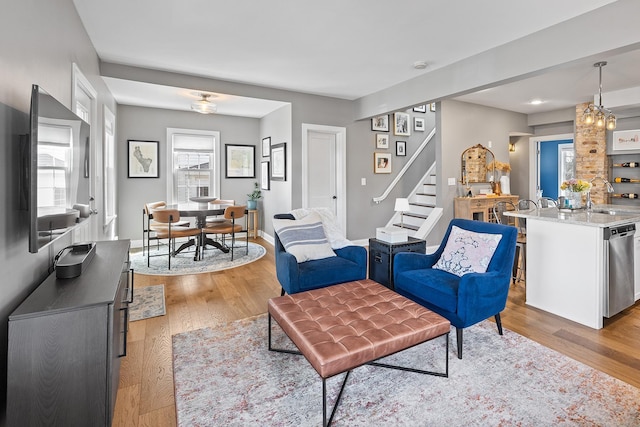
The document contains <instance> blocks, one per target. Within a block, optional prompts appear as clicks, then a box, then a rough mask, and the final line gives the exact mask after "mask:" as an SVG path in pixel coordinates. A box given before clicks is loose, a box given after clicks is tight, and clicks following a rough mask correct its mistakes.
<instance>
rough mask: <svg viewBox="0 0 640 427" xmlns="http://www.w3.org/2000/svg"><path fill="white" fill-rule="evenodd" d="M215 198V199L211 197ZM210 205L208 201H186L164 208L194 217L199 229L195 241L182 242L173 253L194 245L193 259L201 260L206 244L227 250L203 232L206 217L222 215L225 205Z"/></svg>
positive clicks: (183, 215)
mask: <svg viewBox="0 0 640 427" xmlns="http://www.w3.org/2000/svg"><path fill="white" fill-rule="evenodd" d="M213 200H215V199H213ZM214 206H215V207H212V205H210V204H209V203H198V202H187V203H177V204H174V205H167V206H166V209H176V210H177V211H178V212H179V213H180V217H181V218H182V217H190V218H195V220H196V227H198V228H199V229H200V231H201V232H200V235H199V236H198V238H197V241H194V240H193V239H190V240H189V241H188V242H184V243H183V244H182V245H180V247H179V248H178V249H176V250H175V252H174V255H175V254H178V253H180V252H182V251H183V250H185V249H187V248H189V247H191V246H195V247H196V255H195V257H194V260H201V259H202V257H203V255H204V248H205V246H207V245H210V246H213V247H215V248H217V249H220V250H221V251H222V252H224V253H227V252H229V248H227V247H225V246H224V245H222V244H221V243H220V242H217V241H215V240H214V239H210V238H208V237H207V235H206V234H205V233H204V228H205V227H206V225H207V217H210V216H216V215H223V214H224V210H225V208H226V206H225V205H214Z"/></svg>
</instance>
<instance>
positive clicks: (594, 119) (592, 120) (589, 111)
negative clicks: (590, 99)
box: [582, 61, 616, 130]
mask: <svg viewBox="0 0 640 427" xmlns="http://www.w3.org/2000/svg"><path fill="white" fill-rule="evenodd" d="M605 65H607V62H606V61H601V62H596V63H595V64H593V66H594V67H598V70H599V74H600V78H599V83H600V85H599V88H598V104H599V105H594V104H589V106H588V107H587V108H585V109H584V111H583V113H582V119H583V120H584V123H585V124H587V125H596V126H597V127H599V128H602V127H605V126H606V128H607V129H608V130H614V129H615V128H616V116H614V115H613V113H612V112H611V110H609V109H607V108H605V107H604V106H603V105H602V67H604V66H605Z"/></svg>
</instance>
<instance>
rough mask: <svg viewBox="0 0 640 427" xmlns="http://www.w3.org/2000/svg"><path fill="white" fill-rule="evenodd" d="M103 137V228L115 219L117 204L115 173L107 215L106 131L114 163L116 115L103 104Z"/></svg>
mask: <svg viewBox="0 0 640 427" xmlns="http://www.w3.org/2000/svg"><path fill="white" fill-rule="evenodd" d="M103 116H104V117H103V132H104V135H103V138H102V141H103V143H104V150H103V151H104V152H103V156H104V157H103V168H102V169H103V174H104V178H103V179H104V190H103V198H104V205H103V206H104V226H103V227H104V228H105V229H106V228H108V227H109V226H110V225H111V223H112V222H113V221H115V219H116V218H117V217H118V214H117V211H118V209H117V204H118V202H117V201H118V186H117V175H116V176H114V178H115V181H114V188H113V192H114V200H115V206H113V209H114V214H113V215H107V213H108V212H107V198H108V197H109V192H108V189H107V185H108V184H109V177H108V176H107V160H108V159H107V153H108V150H107V148H108V147H107V144H108V141H109V139H108V137H107V132H108V129H109V128H111V129H112V133H113V147H112V150H111V153H112V154H113V156H114V159H112V160H113V162H114V165H115V162H116V159H115V150H116V116H115V114H113V112H111V110H110V109H109V108H107V106H106V105H105V106H104V110H103Z"/></svg>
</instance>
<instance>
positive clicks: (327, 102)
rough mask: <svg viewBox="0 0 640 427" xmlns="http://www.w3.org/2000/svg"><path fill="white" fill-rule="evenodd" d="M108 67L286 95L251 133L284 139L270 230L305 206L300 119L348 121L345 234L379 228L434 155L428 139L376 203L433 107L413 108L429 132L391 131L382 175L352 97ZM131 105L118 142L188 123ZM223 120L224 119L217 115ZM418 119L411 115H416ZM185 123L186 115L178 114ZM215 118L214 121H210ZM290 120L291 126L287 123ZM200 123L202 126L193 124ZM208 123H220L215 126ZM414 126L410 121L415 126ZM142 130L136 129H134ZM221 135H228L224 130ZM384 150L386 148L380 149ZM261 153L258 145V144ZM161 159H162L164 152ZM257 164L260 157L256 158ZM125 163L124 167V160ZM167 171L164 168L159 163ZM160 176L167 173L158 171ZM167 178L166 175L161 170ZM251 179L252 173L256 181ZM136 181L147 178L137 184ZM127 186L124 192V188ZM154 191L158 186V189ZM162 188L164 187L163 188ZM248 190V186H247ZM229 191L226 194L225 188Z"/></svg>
mask: <svg viewBox="0 0 640 427" xmlns="http://www.w3.org/2000/svg"><path fill="white" fill-rule="evenodd" d="M101 71H102V73H103V75H106V76H109V77H115V78H130V79H135V80H141V81H146V82H149V83H156V84H170V85H173V86H179V87H198V88H200V89H201V90H207V91H212V92H224V93H229V94H233V95H239V96H250V97H254V98H262V99H272V100H276V101H283V102H287V103H289V105H290V107H283V108H282V109H280V110H278V111H276V112H274V113H272V114H270V115H268V116H266V117H264V118H262V119H261V120H260V121H259V124H258V130H257V131H256V133H255V134H254V135H253V142H252V143H253V144H255V145H256V146H257V147H258V148H259V147H260V142H261V140H262V138H264V137H267V136H270V137H271V143H272V144H276V143H279V142H287V151H288V154H289V157H288V158H287V181H285V182H272V183H271V185H272V190H270V191H265V192H264V194H263V196H264V197H263V199H262V200H261V204H260V206H261V208H262V210H263V212H262V214H261V219H262V221H261V223H262V229H263V230H264V231H265V232H266V233H267V234H268V235H270V236H271V235H272V226H271V218H272V215H273V214H274V213H278V212H282V211H287V210H290V209H295V208H299V207H301V204H302V182H301V178H300V177H301V176H302V170H301V169H302V124H303V123H306V124H315V125H327V126H337V127H346V129H347V143H346V145H347V197H348V201H347V237H348V238H350V239H352V240H359V239H367V238H368V237H371V236H373V235H375V229H376V227H380V226H383V225H384V224H386V222H387V221H388V220H389V218H390V217H391V215H392V214H393V203H394V201H395V198H396V197H400V196H404V195H406V193H407V192H408V191H409V190H411V189H412V188H413V187H414V186H415V185H416V184H417V183H418V181H419V178H420V177H422V175H423V174H424V173H425V172H426V168H427V167H428V166H429V165H430V164H431V163H432V162H433V161H434V159H435V146H434V144H431V147H430V149H429V150H426V151H425V153H423V155H422V156H420V158H418V161H417V162H416V164H415V166H414V167H413V168H412V169H411V170H410V172H409V174H408V175H406V178H405V179H404V181H403V182H402V184H401V185H399V186H398V187H397V188H396V189H395V190H394V191H393V192H392V194H390V196H389V198H388V199H387V200H386V201H385V202H383V203H381V204H379V205H374V204H373V202H372V199H373V197H376V196H379V195H381V193H382V192H383V191H384V189H385V188H386V187H387V185H388V184H389V183H390V182H391V181H392V180H393V178H394V177H395V175H396V174H397V173H398V172H399V171H400V169H401V168H402V165H404V163H405V162H406V161H407V160H408V159H409V157H410V156H411V154H413V152H414V151H415V149H416V148H417V147H418V145H419V144H420V142H422V140H423V139H424V138H425V137H426V136H427V134H428V131H430V130H431V129H432V128H433V126H434V123H435V115H434V114H433V113H431V112H428V113H426V114H425V113H414V112H412V111H410V110H409V113H410V114H411V115H412V117H413V116H419V117H424V118H425V119H426V129H427V132H414V131H413V130H412V132H411V136H410V137H395V136H394V135H393V132H392V131H391V132H390V136H391V138H390V141H391V143H390V148H389V150H387V151H389V152H392V153H393V167H392V171H393V173H392V174H390V175H381V174H377V175H376V174H374V173H373V152H374V151H375V139H374V137H375V134H376V132H373V131H371V122H370V120H369V119H366V120H360V121H355V122H354V121H353V103H352V102H349V101H345V100H342V99H336V98H329V97H322V96H316V95H307V94H301V93H296V92H289V91H283V90H277V89H269V88H263V87H258V86H252V85H243V84H239V83H232V82H224V81H218V80H212V79H203V78H201V77H193V76H186V75H180V74H176V73H167V72H161V71H154V70H143V69H139V68H135V67H128V66H122V65H117V64H110V63H103V64H102V65H101ZM131 108H132V107H124V106H122V107H119V109H118V112H119V114H118V116H119V117H118V123H119V124H118V130H119V134H118V140H119V141H120V144H123V143H126V140H127V139H131V138H136V137H137V138H141V139H153V140H155V139H159V140H164V138H165V137H164V136H163V135H164V131H163V130H162V129H163V128H166V127H188V126H187V125H184V126H183V125H180V126H178V125H170V124H169V123H170V122H171V121H172V116H173V114H174V113H172V112H166V114H165V113H162V114H160V113H155V114H154V113H153V112H152V111H153V109H147V110H150V111H149V113H148V114H152V115H153V117H154V118H153V119H151V118H146V119H144V120H142V121H141V120H139V119H136V118H134V117H125V116H128V115H130V114H129V113H130V112H131V111H133V110H132V109H131ZM175 114H176V115H179V116H180V117H182V114H186V115H192V116H197V115H194V114H193V113H188V112H187V113H180V112H175ZM189 120H198V122H194V123H195V124H200V123H210V122H209V121H208V120H207V119H206V116H205V119H204V120H206V121H204V122H202V121H200V120H202V118H199V117H196V118H192V119H189ZM220 120H224V119H220ZM412 120H413V119H412ZM180 123H182V121H181V120H180ZM211 123H213V122H211ZM287 126H288V127H287ZM150 128H154V129H156V130H155V131H154V132H153V133H154V134H156V135H158V136H157V137H153V138H152V137H149V136H148V135H150V134H151V132H150V130H149V129H150ZM196 128H198V127H196ZM208 129H211V130H219V129H215V126H212V127H210V128H208ZM412 129H413V126H412ZM135 135H138V136H135ZM222 139H223V140H224V136H223V137H222ZM396 140H405V141H407V157H396V156H395V141H396ZM381 151H385V150H381ZM257 153H260V150H259V149H258V150H257ZM119 160H120V161H125V160H126V159H125V158H124V157H123V155H119ZM161 161H162V160H161ZM256 161H257V166H259V162H260V161H261V158H257V160H256ZM121 167H124V166H123V165H121ZM161 174H162V171H161ZM119 175H120V181H121V183H122V180H123V179H124V180H125V182H127V183H129V182H137V181H140V180H126V178H123V176H126V173H125V172H122V171H121V172H120V173H119ZM161 176H162V175H161ZM361 178H366V179H367V185H366V186H365V187H363V186H361V185H360V180H361ZM161 180H162V178H161ZM251 183H253V181H251ZM134 185H135V186H136V187H138V186H140V185H145V186H146V185H148V184H137V183H136V184H134ZM159 187H161V186H159ZM125 191H126V193H125ZM154 191H155V190H154ZM163 191H164V190H163ZM247 192H248V191H247ZM140 194H141V193H139V192H137V191H128V190H124V189H123V190H122V192H121V194H120V195H119V200H120V203H121V205H122V207H121V209H120V212H122V213H123V214H124V215H127V217H128V216H129V215H130V214H131V213H132V212H135V213H137V212H138V211H139V210H140V209H141V206H142V205H141V203H142V201H141V200H140V197H139V195H140ZM152 194H153V195H154V197H153V199H154V200H156V199H157V200H164V199H165V197H166V196H164V195H163V194H164V193H156V192H154V193H152ZM152 194H145V197H151V195H152ZM225 197H226V196H225ZM124 221H125V218H122V219H121V227H120V236H121V237H124V236H127V235H129V233H137V234H135V235H139V234H140V231H139V229H140V226H139V225H137V224H139V223H140V222H139V221H140V220H139V218H138V215H134V220H133V223H134V224H135V225H133V226H132V227H130V228H129V227H125V225H124V224H122V222H124Z"/></svg>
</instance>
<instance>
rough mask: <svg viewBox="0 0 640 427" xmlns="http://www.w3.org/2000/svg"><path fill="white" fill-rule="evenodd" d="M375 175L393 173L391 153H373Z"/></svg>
mask: <svg viewBox="0 0 640 427" xmlns="http://www.w3.org/2000/svg"><path fill="white" fill-rule="evenodd" d="M373 173H391V153H373Z"/></svg>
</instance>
